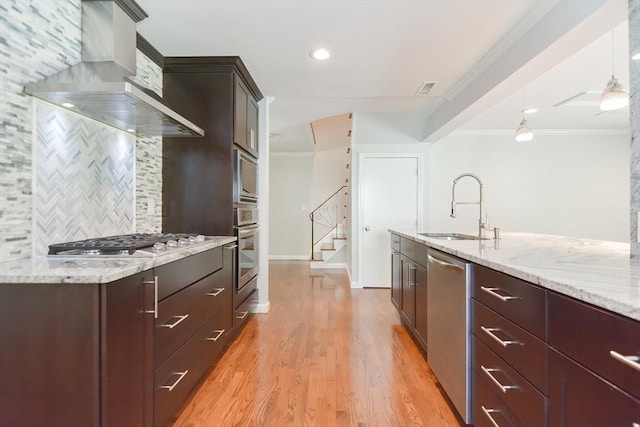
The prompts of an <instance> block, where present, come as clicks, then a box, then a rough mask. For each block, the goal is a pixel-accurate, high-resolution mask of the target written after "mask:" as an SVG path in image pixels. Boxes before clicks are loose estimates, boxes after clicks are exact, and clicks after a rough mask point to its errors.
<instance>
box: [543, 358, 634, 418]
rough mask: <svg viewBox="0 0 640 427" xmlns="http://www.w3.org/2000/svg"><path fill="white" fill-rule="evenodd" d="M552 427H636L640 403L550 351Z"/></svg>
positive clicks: (550, 410) (550, 411) (550, 414)
mask: <svg viewBox="0 0 640 427" xmlns="http://www.w3.org/2000/svg"><path fill="white" fill-rule="evenodd" d="M549 378H550V380H549V425H550V426H553V427H584V426H607V427H618V426H620V427H622V426H624V427H636V426H638V425H640V400H638V399H635V398H634V397H633V396H631V395H629V394H628V393H626V392H624V391H622V390H620V389H619V388H617V387H616V386H614V385H612V384H611V383H609V382H607V381H605V380H603V379H602V378H600V377H598V376H597V375H595V374H594V373H592V372H590V371H589V370H587V369H585V368H584V367H582V366H580V365H578V364H577V363H575V362H573V361H572V360H570V359H568V358H566V357H564V356H563V355H561V354H560V353H558V352H556V351H555V350H549Z"/></svg>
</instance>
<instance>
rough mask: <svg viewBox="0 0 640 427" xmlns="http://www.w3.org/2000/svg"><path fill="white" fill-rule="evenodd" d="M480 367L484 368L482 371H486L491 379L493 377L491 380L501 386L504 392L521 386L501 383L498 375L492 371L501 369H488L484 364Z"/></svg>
mask: <svg viewBox="0 0 640 427" xmlns="http://www.w3.org/2000/svg"><path fill="white" fill-rule="evenodd" d="M480 369H482V372H484V373H485V374H486V375H487V376H488V377H489V379H491V381H492V382H493V383H494V384H495V385H497V386H498V387H499V388H500V391H502V392H503V393H506V392H508V391H509V390H513V389H518V388H520V387H518V386H517V385H502V384H500V381H498V380H497V379H496V377H494V376H493V374H492V372H500V369H496V368H488V369H487V368H485V367H484V366H482V365H481V366H480Z"/></svg>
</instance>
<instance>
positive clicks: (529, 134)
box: [516, 117, 533, 141]
mask: <svg viewBox="0 0 640 427" xmlns="http://www.w3.org/2000/svg"><path fill="white" fill-rule="evenodd" d="M532 139H533V131H532V130H531V128H530V127H529V123H528V122H527V119H525V118H524V117H523V118H522V121H521V122H520V126H518V129H516V141H531V140H532Z"/></svg>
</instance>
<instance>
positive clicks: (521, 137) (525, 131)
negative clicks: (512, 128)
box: [516, 89, 533, 142]
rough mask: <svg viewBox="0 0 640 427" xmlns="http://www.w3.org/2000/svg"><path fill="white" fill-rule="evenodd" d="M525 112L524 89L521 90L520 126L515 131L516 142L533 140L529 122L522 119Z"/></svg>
mask: <svg viewBox="0 0 640 427" xmlns="http://www.w3.org/2000/svg"><path fill="white" fill-rule="evenodd" d="M525 110H526V107H525V102H524V89H523V90H522V121H521V122H520V125H519V126H518V128H517V129H516V141H518V142H524V141H531V140H532V139H533V131H532V130H531V128H530V127H529V122H527V119H525V118H524V114H525V113H524V112H525Z"/></svg>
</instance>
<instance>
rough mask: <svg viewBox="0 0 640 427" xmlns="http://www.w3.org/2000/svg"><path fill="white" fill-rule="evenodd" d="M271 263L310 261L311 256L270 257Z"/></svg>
mask: <svg viewBox="0 0 640 427" xmlns="http://www.w3.org/2000/svg"><path fill="white" fill-rule="evenodd" d="M269 261H309V255H269Z"/></svg>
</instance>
